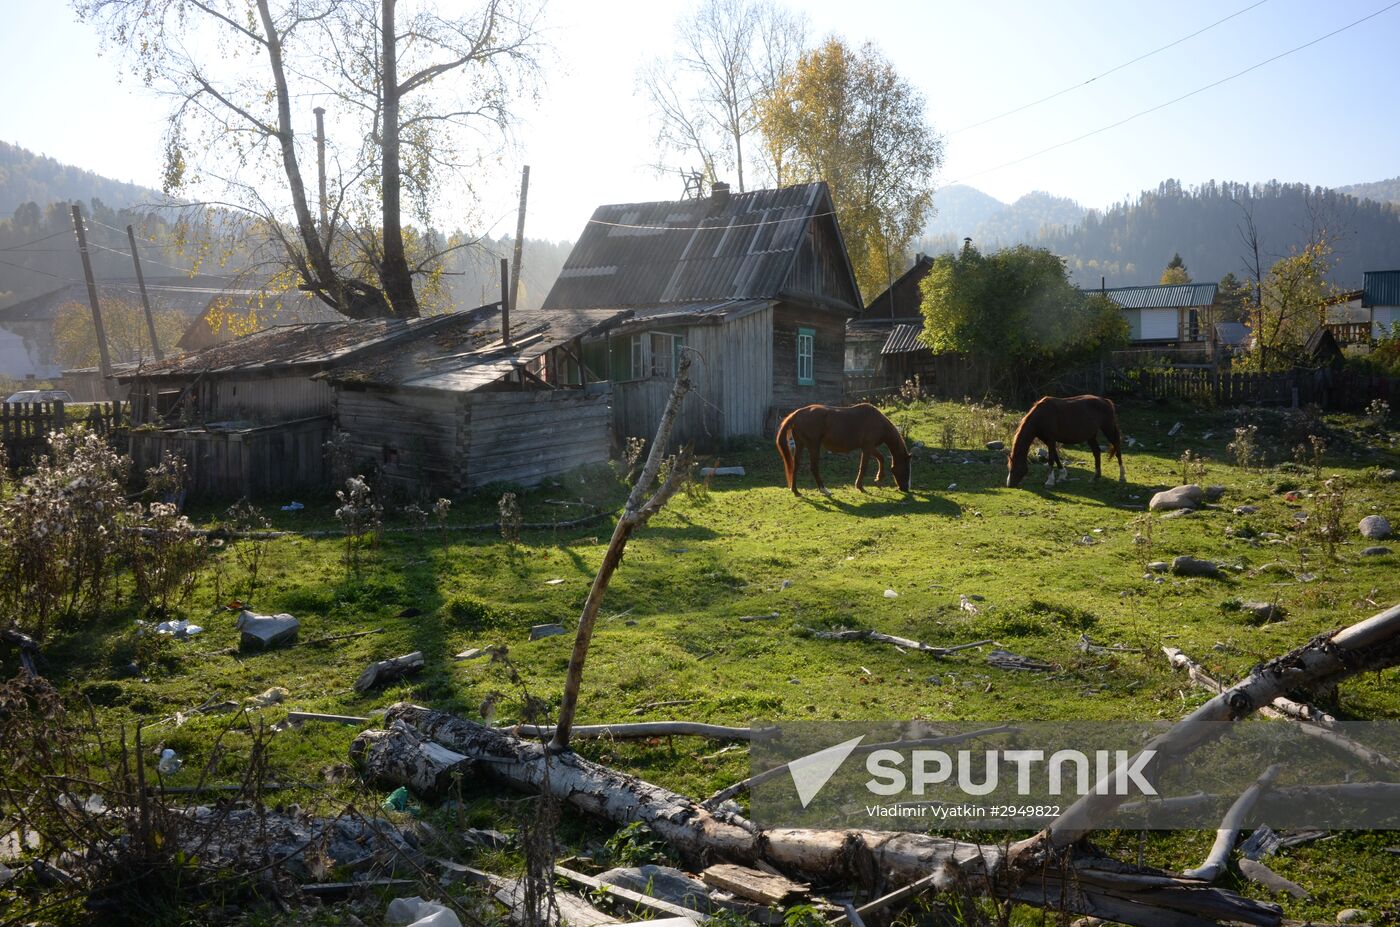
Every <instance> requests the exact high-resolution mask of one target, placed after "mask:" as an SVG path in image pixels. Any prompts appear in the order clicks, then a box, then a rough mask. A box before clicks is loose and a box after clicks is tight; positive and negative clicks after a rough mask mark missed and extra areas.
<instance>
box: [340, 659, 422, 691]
mask: <svg viewBox="0 0 1400 927" xmlns="http://www.w3.org/2000/svg"><path fill="white" fill-rule="evenodd" d="M422 668H423V651H421V650H415V651H413V653H406V654H404V655H403V656H401V657H394V658H393V659H390V660H380V661H379V662H378V663H371V664H370V665H369V666H367V667H365V671H364V672H363V673H361V674H360V678H359V679H356V680H355V691H356V692H368V691H369V690H370V689H373V688H374V687H375V686H377V685H379V684H380V683H385V682H393V681H394V680H395V679H399V678H402V677H404V676H407V675H408V674H409V673H416V672H418V671H419V670H421V669H422Z"/></svg>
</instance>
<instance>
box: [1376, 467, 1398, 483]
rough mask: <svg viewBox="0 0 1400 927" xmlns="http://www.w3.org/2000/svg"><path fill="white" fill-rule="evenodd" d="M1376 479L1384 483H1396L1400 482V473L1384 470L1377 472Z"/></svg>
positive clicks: (1388, 468)
mask: <svg viewBox="0 0 1400 927" xmlns="http://www.w3.org/2000/svg"><path fill="white" fill-rule="evenodd" d="M1376 479H1378V480H1380V481H1381V482H1382V483H1394V482H1395V481H1396V480H1400V473H1397V472H1396V471H1395V470H1393V469H1391V468H1390V467H1387V468H1386V469H1384V470H1377V471H1376Z"/></svg>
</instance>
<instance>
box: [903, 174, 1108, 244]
mask: <svg viewBox="0 0 1400 927" xmlns="http://www.w3.org/2000/svg"><path fill="white" fill-rule="evenodd" d="M933 203H934V206H935V208H937V210H938V214H937V215H935V216H934V219H933V221H932V222H930V223H929V224H928V226H927V228H926V229H925V232H924V236H923V238H922V239H921V240H920V241H919V246H918V250H920V251H923V252H925V253H928V254H938V253H941V252H944V251H950V250H952V249H954V248H958V247H961V246H962V240H963V239H964V238H967V237H971V238H972V240H973V241H975V242H976V243H977V245H978V247H979V248H982V249H984V250H986V249H994V248H1000V247H1004V246H1006V245H1014V244H1019V243H1021V242H1029V241H1035V240H1036V239H1037V238H1038V237H1039V236H1040V235H1041V234H1043V233H1044V232H1046V231H1049V230H1054V229H1058V228H1060V227H1062V226H1067V225H1075V224H1076V223H1078V222H1079V221H1080V220H1081V219H1083V218H1084V214H1085V212H1086V210H1085V209H1084V207H1083V206H1080V205H1079V204H1078V203H1076V202H1075V201H1074V200H1071V199H1066V198H1065V197H1062V196H1055V195H1053V194H1050V193H1045V192H1044V191H1041V190H1035V191H1033V192H1031V193H1027V194H1026V195H1025V196H1023V197H1021V198H1020V199H1018V200H1016V202H1014V203H1011V204H1010V205H1007V204H1006V203H1003V202H1001V201H1000V200H996V199H993V198H992V197H990V196H988V195H987V194H985V193H983V192H981V191H980V190H975V189H973V188H972V187H964V186H959V185H955V186H952V187H948V188H947V189H945V190H939V191H938V192H937V193H935V194H934V197H933Z"/></svg>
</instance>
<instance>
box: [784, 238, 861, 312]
mask: <svg viewBox="0 0 1400 927" xmlns="http://www.w3.org/2000/svg"><path fill="white" fill-rule="evenodd" d="M783 292H785V293H790V294H796V293H811V294H813V295H815V296H819V297H825V298H827V299H832V300H838V301H840V302H844V303H847V304H848V305H850V306H851V307H852V311H857V310H859V308H860V307H861V306H863V305H865V304H864V303H863V302H862V301H861V298H860V294H859V293H857V292H856V290H855V286H854V284H853V283H852V281H851V275H850V263H849V262H848V261H847V259H846V255H845V253H844V251H843V250H842V248H841V244H840V241H839V240H838V239H837V237H836V225H835V223H833V222H832V220H831V217H829V216H826V217H822V218H819V219H814V220H813V221H811V222H809V223H808V224H807V233H806V235H805V236H804V237H803V240H802V244H801V246H800V247H799V248H798V249H797V257H796V258H795V259H794V261H793V266H792V272H791V273H789V274H788V278H787V280H786V281H785V282H784V284H783Z"/></svg>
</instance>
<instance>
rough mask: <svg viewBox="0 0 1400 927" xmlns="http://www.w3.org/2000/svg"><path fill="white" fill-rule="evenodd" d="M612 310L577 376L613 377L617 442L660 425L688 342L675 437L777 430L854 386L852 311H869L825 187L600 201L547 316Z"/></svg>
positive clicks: (590, 341) (716, 437) (718, 188)
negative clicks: (847, 375)
mask: <svg viewBox="0 0 1400 927" xmlns="http://www.w3.org/2000/svg"><path fill="white" fill-rule="evenodd" d="M578 310H612V311H614V312H615V313H616V314H617V316H616V319H615V322H614V326H613V327H612V329H611V330H610V331H609V332H608V333H607V335H606V336H595V337H590V338H587V339H585V340H584V342H583V345H582V349H581V355H580V360H581V362H582V363H581V369H580V370H579V371H578V372H577V377H578V378H582V379H585V380H596V379H606V380H608V381H610V382H611V383H612V385H613V421H614V426H615V428H616V430H617V434H618V435H619V436H620V437H640V438H649V437H651V436H652V434H654V433H655V429H656V424H657V422H658V421H659V419H660V416H661V410H662V408H663V406H664V405H665V401H666V397H667V395H668V393H669V391H670V387H671V380H672V378H673V375H674V372H675V369H676V364H677V358H678V357H679V352H680V351H682V350H687V349H688V350H693V351H695V352H696V354H697V355H698V356H697V357H696V358H695V361H694V363H693V364H692V366H691V377H692V380H693V382H694V386H695V389H694V391H693V393H692V394H691V395H689V396H688V397H687V398H686V401H685V405H684V406H683V408H682V410H681V415H680V419H679V420H678V422H677V429H676V440H678V441H689V442H694V443H695V444H697V445H699V446H710V445H714V444H716V443H718V442H721V441H723V440H726V439H729V438H733V437H738V436H744V435H758V434H763V433H765V432H767V431H771V430H772V429H773V428H774V427H775V426H776V423H777V421H778V420H779V419H780V418H781V417H782V416H784V415H786V414H787V413H788V412H791V411H792V410H793V409H796V408H798V407H800V406H803V405H806V404H808V403H812V402H839V401H840V400H841V398H842V395H843V383H842V372H843V368H844V360H845V340H846V320H847V319H848V318H850V317H851V316H854V315H858V314H859V313H860V310H861V298H860V290H859V288H858V287H857V285H856V281H855V275H854V273H853V272H852V270H851V264H850V259H849V257H848V256H847V254H846V246H845V243H844V241H843V240H842V238H841V230H840V228H839V227H838V225H837V222H836V215H835V208H834V206H833V205H832V201H831V194H830V192H829V191H828V189H827V186H826V184H825V183H812V184H801V185H798V186H793V187H785V188H782V189H778V190H754V191H750V192H748V193H739V194H731V193H730V192H729V189H728V187H727V185H725V184H721V183H717V184H715V189H714V192H713V193H712V194H711V195H710V196H708V197H705V198H701V199H693V200H682V201H679V202H661V203H636V204H621V205H610V206H600V207H599V208H598V209H597V210H595V211H594V213H593V217H592V218H591V219H590V220H589V222H588V225H587V227H586V228H585V229H584V230H583V233H582V234H581V235H580V236H579V240H578V243H577V244H576V245H575V246H574V250H573V252H572V253H571V254H570V255H569V259H568V261H567V262H566V263H565V265H564V269H563V271H562V272H561V273H560V275H559V279H558V280H557V281H556V282H555V284H554V287H553V289H551V290H550V292H549V295H548V296H547V297H546V298H545V301H544V307H543V310H542V311H543V312H544V313H545V314H546V315H549V314H552V313H556V312H562V311H578Z"/></svg>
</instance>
